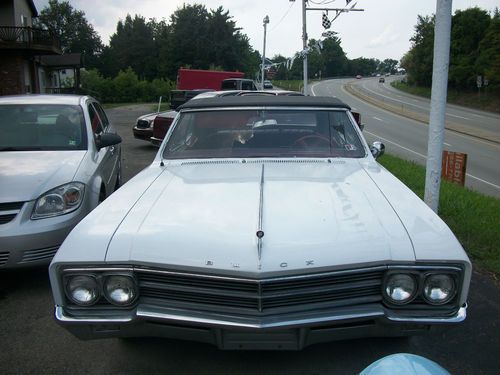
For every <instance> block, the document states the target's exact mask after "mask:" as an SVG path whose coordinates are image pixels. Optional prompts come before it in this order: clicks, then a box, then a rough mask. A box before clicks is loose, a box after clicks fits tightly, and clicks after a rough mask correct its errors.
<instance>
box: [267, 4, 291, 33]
mask: <svg viewBox="0 0 500 375" xmlns="http://www.w3.org/2000/svg"><path fill="white" fill-rule="evenodd" d="M293 4H295V1H293V2H291V3H290V6H289V7H288V9H287V11H286V12H285V14H284V15H283V17H281V19H280V20H279V21H278V23H277V24H276V25H275V26H274V27H273V28H272V29H271V30H269V32H271V31H273V30H274V29H276V28H277V27H278V26H279V25H280V23H281V22H282V21H283V20H284V19H285V17H286V16H288V13H290V10H291V9H292V7H293Z"/></svg>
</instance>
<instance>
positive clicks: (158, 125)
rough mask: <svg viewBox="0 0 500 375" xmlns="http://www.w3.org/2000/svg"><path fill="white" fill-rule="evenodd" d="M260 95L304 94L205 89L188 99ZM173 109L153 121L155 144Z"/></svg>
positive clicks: (153, 140)
mask: <svg viewBox="0 0 500 375" xmlns="http://www.w3.org/2000/svg"><path fill="white" fill-rule="evenodd" d="M259 95H260V96H262V95H270V96H274V95H285V96H304V94H302V93H300V92H297V91H287V90H274V91H254V90H226V91H206V92H202V93H200V94H198V95H196V96H195V97H193V98H192V99H190V100H198V99H206V98H214V97H218V98H220V97H225V96H259ZM175 115H176V112H175V111H168V112H164V113H163V114H161V116H158V117H156V118H155V120H154V121H153V136H152V137H151V138H150V140H151V142H152V143H153V145H155V146H160V145H161V142H162V141H163V138H165V135H166V134H167V131H168V129H169V128H170V125H172V122H173V120H174V118H175Z"/></svg>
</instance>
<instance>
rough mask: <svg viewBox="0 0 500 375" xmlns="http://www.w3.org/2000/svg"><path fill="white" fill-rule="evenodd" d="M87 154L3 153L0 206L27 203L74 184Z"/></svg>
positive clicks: (1, 156) (0, 165) (65, 152)
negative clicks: (48, 192) (62, 186)
mask: <svg viewBox="0 0 500 375" xmlns="http://www.w3.org/2000/svg"><path fill="white" fill-rule="evenodd" d="M85 153H86V151H12V152H10V151H9V152H2V153H0V181H2V183H1V184H0V202H26V201H30V200H34V199H36V198H38V197H39V196H40V195H41V194H42V193H44V192H46V191H47V190H50V189H53V188H55V187H57V186H59V185H62V184H65V183H68V182H71V181H73V178H74V176H75V174H76V171H77V169H78V167H79V165H80V163H81V161H82V159H83V157H84V156H85Z"/></svg>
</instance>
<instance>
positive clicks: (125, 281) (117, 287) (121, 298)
mask: <svg viewBox="0 0 500 375" xmlns="http://www.w3.org/2000/svg"><path fill="white" fill-rule="evenodd" d="M103 289H104V296H105V297H106V299H107V300H108V301H109V302H110V303H112V304H114V305H119V306H124V305H130V304H132V303H133V302H134V301H135V298H136V296H137V288H136V283H135V281H134V279H133V278H132V277H130V276H125V275H112V276H107V277H106V279H105V280H104V285H103Z"/></svg>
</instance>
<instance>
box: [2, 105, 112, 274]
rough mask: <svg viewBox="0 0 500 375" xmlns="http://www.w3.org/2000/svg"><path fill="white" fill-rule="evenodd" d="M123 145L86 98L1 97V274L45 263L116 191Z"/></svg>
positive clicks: (97, 107)
mask: <svg viewBox="0 0 500 375" xmlns="http://www.w3.org/2000/svg"><path fill="white" fill-rule="evenodd" d="M120 142H121V138H120V137H119V136H118V135H117V134H116V130H115V128H114V127H113V125H112V124H110V123H109V121H108V118H107V116H106V114H105V113H104V110H103V109H102V107H101V106H100V104H99V103H98V102H97V101H96V100H95V99H93V98H91V97H89V96H74V95H26V96H10V97H9V96H4V97H0V181H1V183H0V269H3V268H17V267H26V266H35V265H43V264H48V263H49V262H50V260H51V259H52V257H53V256H54V254H55V253H56V251H57V250H58V249H59V246H60V245H61V243H62V242H63V240H64V239H65V238H66V236H67V234H68V233H69V232H70V231H71V230H72V229H73V227H74V226H75V225H76V224H77V223H78V222H79V221H80V220H82V219H83V218H84V217H85V216H86V215H87V214H88V213H89V212H90V211H92V210H93V209H94V208H95V207H96V206H97V205H98V204H99V203H100V202H102V201H103V200H104V199H105V198H106V197H108V196H109V195H110V194H111V193H113V192H114V191H115V190H116V189H117V188H118V187H119V186H120V183H121V160H120V155H121V152H120V151H121V150H120V145H119V143H120Z"/></svg>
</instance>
